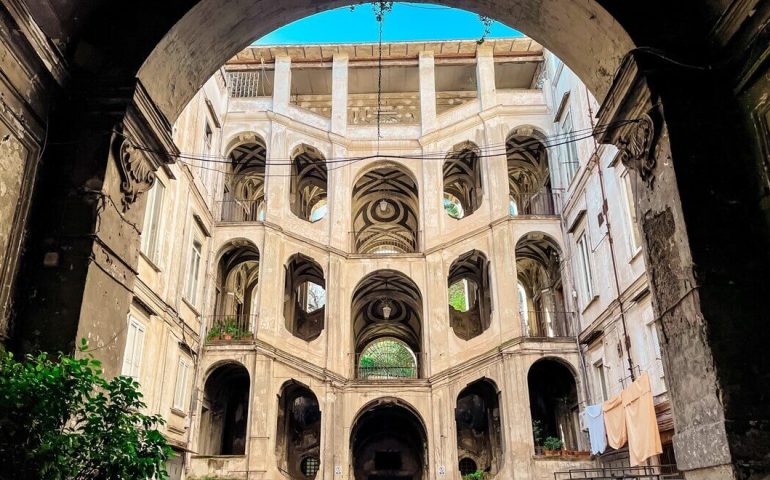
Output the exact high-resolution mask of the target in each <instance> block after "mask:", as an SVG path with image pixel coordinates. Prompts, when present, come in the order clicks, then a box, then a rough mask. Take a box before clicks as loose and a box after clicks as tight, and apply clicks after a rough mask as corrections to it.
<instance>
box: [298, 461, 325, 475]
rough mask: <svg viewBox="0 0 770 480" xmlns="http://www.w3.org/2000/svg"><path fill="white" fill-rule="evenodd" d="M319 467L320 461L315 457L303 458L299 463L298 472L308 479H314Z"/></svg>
mask: <svg viewBox="0 0 770 480" xmlns="http://www.w3.org/2000/svg"><path fill="white" fill-rule="evenodd" d="M320 466H321V461H320V460H319V459H318V458H317V457H305V458H303V459H302V462H300V470H301V471H302V474H303V475H304V476H306V477H308V478H313V477H315V476H316V474H317V473H318V469H319V467H320Z"/></svg>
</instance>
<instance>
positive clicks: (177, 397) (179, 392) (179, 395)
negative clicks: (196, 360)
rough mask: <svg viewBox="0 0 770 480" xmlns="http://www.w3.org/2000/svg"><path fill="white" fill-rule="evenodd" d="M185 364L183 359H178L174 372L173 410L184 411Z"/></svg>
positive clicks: (185, 388) (185, 391)
mask: <svg viewBox="0 0 770 480" xmlns="http://www.w3.org/2000/svg"><path fill="white" fill-rule="evenodd" d="M187 370H188V366H187V362H185V360H184V358H180V359H179V366H178V367H177V372H176V390H175V392H174V408H178V409H180V410H182V409H184V403H185V394H186V393H187Z"/></svg>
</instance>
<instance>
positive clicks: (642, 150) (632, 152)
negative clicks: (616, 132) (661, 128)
mask: <svg viewBox="0 0 770 480" xmlns="http://www.w3.org/2000/svg"><path fill="white" fill-rule="evenodd" d="M656 137H657V135H656V129H655V123H654V122H653V120H652V118H651V117H650V116H649V115H648V114H646V113H645V114H642V115H641V116H640V117H639V118H638V119H636V121H635V122H634V123H632V124H631V125H630V126H629V127H626V128H623V132H622V133H621V134H620V136H619V137H618V139H617V142H616V145H617V147H618V157H619V158H620V161H621V162H623V165H625V166H626V167H627V168H630V169H632V170H635V171H637V172H639V176H640V177H641V178H642V180H644V181H645V182H647V184H648V185H650V184H651V183H652V179H653V177H652V172H653V170H654V169H655V155H654V152H653V146H654V145H655V141H656Z"/></svg>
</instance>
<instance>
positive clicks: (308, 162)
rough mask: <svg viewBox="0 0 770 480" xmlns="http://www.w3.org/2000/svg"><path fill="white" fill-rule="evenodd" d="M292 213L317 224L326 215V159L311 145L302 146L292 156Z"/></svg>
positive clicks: (327, 186)
mask: <svg viewBox="0 0 770 480" xmlns="http://www.w3.org/2000/svg"><path fill="white" fill-rule="evenodd" d="M291 159H292V160H291V202H290V205H291V211H292V212H293V213H294V215H296V216H297V217H299V218H301V219H303V220H307V221H309V222H315V221H318V220H320V219H322V218H323V217H324V216H325V215H326V197H327V195H328V188H329V185H328V182H329V178H328V172H327V170H326V159H325V158H324V156H323V155H322V154H321V152H319V151H318V150H317V149H315V148H313V147H311V146H310V145H304V144H303V145H300V146H298V147H297V148H295V149H294V152H293V153H292V156H291Z"/></svg>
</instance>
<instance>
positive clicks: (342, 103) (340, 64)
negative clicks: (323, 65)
mask: <svg viewBox="0 0 770 480" xmlns="http://www.w3.org/2000/svg"><path fill="white" fill-rule="evenodd" d="M347 129H348V55H347V54H346V53H336V54H335V55H334V60H333V62H332V133H336V134H338V135H343V136H344V135H345V133H346V132H347Z"/></svg>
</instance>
